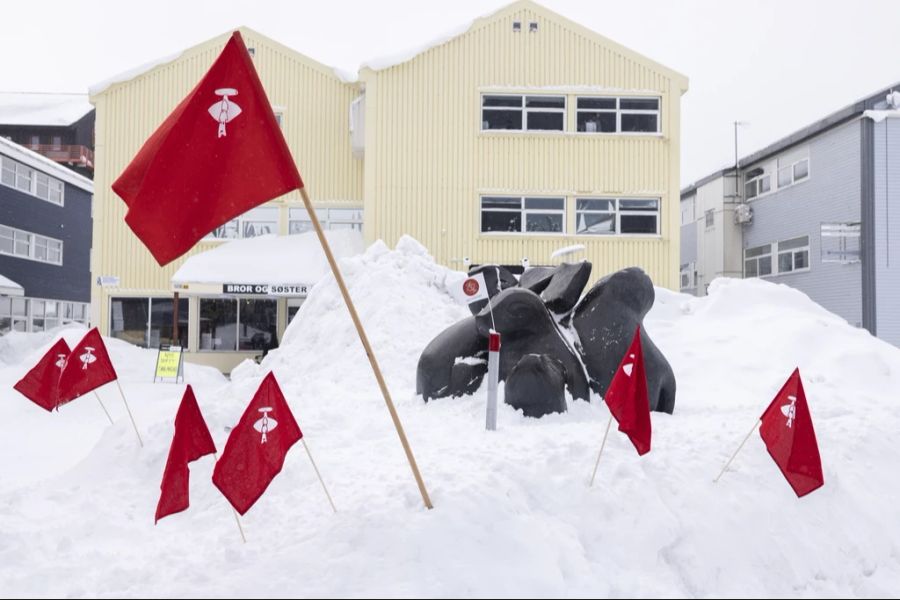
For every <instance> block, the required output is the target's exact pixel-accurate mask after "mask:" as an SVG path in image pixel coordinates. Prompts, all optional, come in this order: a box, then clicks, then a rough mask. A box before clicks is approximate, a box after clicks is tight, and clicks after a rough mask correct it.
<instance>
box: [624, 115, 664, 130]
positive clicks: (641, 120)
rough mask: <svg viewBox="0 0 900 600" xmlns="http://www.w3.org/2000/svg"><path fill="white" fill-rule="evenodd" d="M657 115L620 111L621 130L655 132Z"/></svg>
mask: <svg viewBox="0 0 900 600" xmlns="http://www.w3.org/2000/svg"><path fill="white" fill-rule="evenodd" d="M657 121H658V116H657V115H645V114H629V113H622V131H625V132H649V133H656V131H657V126H656V123H657Z"/></svg>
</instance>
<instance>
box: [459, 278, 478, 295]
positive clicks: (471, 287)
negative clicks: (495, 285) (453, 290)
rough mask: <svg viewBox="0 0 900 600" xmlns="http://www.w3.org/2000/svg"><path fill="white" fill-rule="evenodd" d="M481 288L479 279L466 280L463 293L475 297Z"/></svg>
mask: <svg viewBox="0 0 900 600" xmlns="http://www.w3.org/2000/svg"><path fill="white" fill-rule="evenodd" d="M479 287H480V286H479V285H478V280H477V279H466V281H465V283H463V293H464V294H465V295H466V296H474V295H475V294H477V293H478V288H479Z"/></svg>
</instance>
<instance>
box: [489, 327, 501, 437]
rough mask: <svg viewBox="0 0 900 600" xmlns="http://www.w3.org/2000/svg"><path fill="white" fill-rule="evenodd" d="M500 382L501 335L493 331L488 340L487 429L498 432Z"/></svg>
mask: <svg viewBox="0 0 900 600" xmlns="http://www.w3.org/2000/svg"><path fill="white" fill-rule="evenodd" d="M499 380H500V334H499V333H497V332H496V331H494V330H493V329H491V332H490V335H489V338H488V397H487V415H486V428H487V430H488V431H497V387H498V386H499Z"/></svg>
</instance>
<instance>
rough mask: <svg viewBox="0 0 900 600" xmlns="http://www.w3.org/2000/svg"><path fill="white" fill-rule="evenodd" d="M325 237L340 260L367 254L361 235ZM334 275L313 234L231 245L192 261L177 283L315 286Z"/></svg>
mask: <svg viewBox="0 0 900 600" xmlns="http://www.w3.org/2000/svg"><path fill="white" fill-rule="evenodd" d="M325 235H326V237H327V238H328V243H329V245H330V246H331V251H332V252H333V253H334V256H335V258H337V259H341V258H344V257H347V256H353V255H355V254H359V253H360V252H362V251H363V250H364V244H363V238H362V234H361V233H359V232H358V231H328V232H326V234H325ZM328 272H329V266H328V261H327V260H326V258H325V253H324V252H322V247H321V246H320V245H319V239H318V238H317V237H316V234H315V233H314V232H312V231H310V232H307V233H301V234H299V235H289V236H277V235H262V236H258V237H254V238H248V239H244V240H234V241H231V242H225V243H223V244H222V245H221V246H219V247H217V248H213V249H212V250H207V251H206V252H202V253H200V254H195V255H194V256H191V257H190V258H188V259H187V260H186V261H185V262H184V264H183V265H181V268H179V269H178V270H177V271H176V272H175V274H174V275H173V276H172V283H173V284H191V283H193V284H197V283H200V284H220V283H238V284H274V285H292V284H306V285H313V284H315V283H317V282H318V281H319V280H320V279H321V278H322V277H323V276H325V274H327V273H328Z"/></svg>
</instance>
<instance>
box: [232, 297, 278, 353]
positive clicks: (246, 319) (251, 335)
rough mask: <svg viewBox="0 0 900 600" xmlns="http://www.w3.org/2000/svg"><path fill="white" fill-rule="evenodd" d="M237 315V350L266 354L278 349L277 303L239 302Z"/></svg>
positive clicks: (265, 301) (272, 301)
mask: <svg viewBox="0 0 900 600" xmlns="http://www.w3.org/2000/svg"><path fill="white" fill-rule="evenodd" d="M239 313H240V315H239V316H240V332H241V335H240V338H239V339H238V350H264V351H266V352H268V351H269V350H271V349H273V348H277V347H278V303H277V302H276V301H275V300H241V301H240V310H239Z"/></svg>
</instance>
